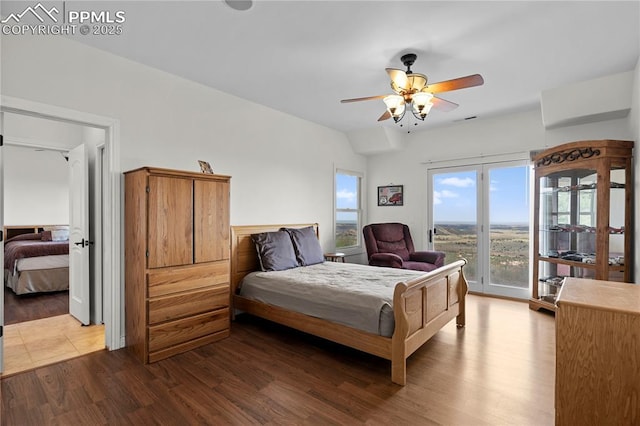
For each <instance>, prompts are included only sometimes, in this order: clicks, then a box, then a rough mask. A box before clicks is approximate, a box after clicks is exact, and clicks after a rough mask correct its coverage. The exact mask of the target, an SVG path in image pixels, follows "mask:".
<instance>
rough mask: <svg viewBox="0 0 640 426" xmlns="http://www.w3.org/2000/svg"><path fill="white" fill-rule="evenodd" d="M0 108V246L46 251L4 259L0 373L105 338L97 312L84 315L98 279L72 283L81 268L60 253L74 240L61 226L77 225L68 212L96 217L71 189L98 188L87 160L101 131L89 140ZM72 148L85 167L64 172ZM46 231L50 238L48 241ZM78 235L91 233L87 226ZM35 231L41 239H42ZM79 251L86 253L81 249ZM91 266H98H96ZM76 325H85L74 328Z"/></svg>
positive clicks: (61, 356) (63, 126) (84, 133)
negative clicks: (1, 238)
mask: <svg viewBox="0 0 640 426" xmlns="http://www.w3.org/2000/svg"><path fill="white" fill-rule="evenodd" d="M3 114H4V138H3V140H4V148H3V149H4V151H5V152H4V154H5V155H4V160H5V161H6V163H5V165H4V173H3V185H4V211H3V213H4V225H5V230H6V232H5V239H6V243H7V250H9V253H21V252H17V251H16V250H25V249H26V250H28V249H29V248H30V247H34V248H35V247H36V246H37V247H39V249H40V250H47V251H46V252H44V251H42V252H40V253H37V254H39V255H40V254H41V255H42V256H36V257H28V258H22V255H20V256H19V257H20V258H19V259H17V260H14V261H12V263H14V264H15V268H10V269H11V270H10V271H8V273H9V276H8V277H7V276H6V275H5V280H7V278H8V280H7V281H6V282H5V288H4V296H5V300H4V320H5V328H4V338H5V342H4V343H5V346H4V349H5V354H4V369H3V370H4V371H3V377H4V376H6V375H11V374H14V373H18V372H21V371H25V370H30V369H32V368H35V367H39V366H42V365H47V364H50V363H53V362H58V361H61V360H65V359H69V358H73V357H76V356H78V355H82V354H85V353H89V352H92V351H95V350H100V349H104V347H105V344H104V342H105V338H104V326H103V325H102V318H101V317H99V318H92V321H90V319H89V310H90V306H89V303H90V301H89V300H88V299H89V298H88V294H89V293H90V292H93V291H97V292H101V289H102V282H101V281H102V277H101V276H99V275H96V276H91V278H89V274H88V273H87V274H86V275H87V276H86V278H85V277H83V278H84V279H82V280H77V279H76V280H75V281H74V280H73V278H75V277H77V276H78V270H81V271H82V270H83V269H85V267H83V265H82V264H79V263H78V262H74V261H71V257H72V256H71V255H70V254H65V253H63V252H62V251H61V250H62V249H63V248H66V249H69V248H72V249H73V248H75V246H74V245H73V244H71V245H70V244H69V242H70V241H71V242H73V241H76V239H75V238H74V237H73V233H71V232H70V231H69V230H70V225H73V224H76V225H77V224H78V220H77V219H72V218H71V214H72V212H82V211H86V212H87V213H88V212H89V211H91V212H92V214H91V217H92V218H93V217H96V218H99V217H100V214H97V213H99V210H97V209H96V208H95V206H93V205H92V203H89V202H88V201H87V200H86V198H87V197H86V196H82V195H80V196H79V195H78V191H77V188H78V187H80V188H82V189H84V191H86V192H88V187H89V183H90V181H91V182H92V183H93V182H95V186H96V187H97V188H98V189H99V188H100V187H101V179H100V177H101V175H100V173H99V171H98V170H96V172H95V173H93V172H94V169H95V167H94V164H95V163H98V161H93V160H94V157H95V156H94V155H93V153H94V152H96V151H97V150H96V149H95V144H96V143H103V140H104V130H101V135H102V137H101V138H95V137H94V138H92V136H95V134H94V133H93V132H89V131H88V128H86V127H84V126H79V125H73V124H70V123H63V122H59V121H53V120H49V119H44V118H39V117H30V116H24V115H17V114H12V113H3ZM79 148H81V149H82V151H81V152H83V153H84V152H87V153H89V154H87V158H91V161H90V162H89V161H85V162H84V164H85V168H86V170H87V172H89V173H85V174H80V173H70V172H72V171H73V170H74V167H72V164H75V163H77V161H76V162H72V161H71V160H72V157H73V155H74V154H75V153H76V152H78V149H79ZM75 155H76V156H77V154H75ZM77 168H78V167H77V166H75V169H77ZM90 177H91V179H90ZM73 189H75V191H74V190H73ZM81 192H82V191H81ZM98 193H99V191H98ZM74 200H75V201H74ZM83 204H84V205H85V206H86V207H82V205H83ZM76 215H77V213H76ZM89 217H90V216H89V215H88V214H87V217H86V219H85V220H84V221H83V222H82V223H86V222H88V218H89ZM92 222H93V220H92ZM52 235H53V241H49V240H50V239H51V238H50V237H51V236H52ZM83 235H84V236H86V237H87V239H89V238H90V239H91V240H94V239H95V236H94V234H93V233H89V232H88V230H87V231H85V233H84V234H83ZM23 237H24V239H23ZM36 237H42V240H43V241H41V240H40V239H36ZM45 237H46V238H45ZM67 238H68V239H67ZM16 239H18V240H17V241H16ZM77 240H78V241H79V240H80V238H77ZM34 244H35V245H34ZM21 245H24V246H21ZM101 250H102V247H101V246H100V245H92V247H91V252H92V254H93V253H96V252H100V251H101ZM83 251H84V253H85V254H86V255H88V254H89V253H88V251H89V250H88V248H84V249H83ZM67 253H70V252H67ZM96 257H97V258H98V259H101V256H96ZM86 265H89V259H88V258H87V259H86ZM92 266H94V265H92ZM95 266H97V267H98V268H96V269H100V268H99V266H100V265H95ZM5 269H6V268H5ZM86 269H88V268H86ZM85 294H86V295H87V296H84V295H85ZM78 295H81V296H83V297H80V298H79V297H78ZM96 308H98V309H93V311H95V312H102V309H101V306H98V307H96ZM90 322H91V323H92V325H89V324H90ZM82 324H85V325H89V326H88V327H81V325H82Z"/></svg>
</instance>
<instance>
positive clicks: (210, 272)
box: [147, 260, 229, 298]
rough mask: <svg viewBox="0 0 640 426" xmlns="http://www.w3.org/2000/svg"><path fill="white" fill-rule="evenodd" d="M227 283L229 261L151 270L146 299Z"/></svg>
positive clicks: (148, 277)
mask: <svg viewBox="0 0 640 426" xmlns="http://www.w3.org/2000/svg"><path fill="white" fill-rule="evenodd" d="M228 282H229V261H227V260H221V261H218V262H209V263H200V264H195V265H189V266H182V267H175V268H162V269H151V270H149V272H148V273H147V285H148V294H147V297H149V298H152V297H158V296H165V295H167V294H171V293H177V292H181V291H188V290H195V289H198V288H202V287H208V286H210V285H219V284H225V283H228Z"/></svg>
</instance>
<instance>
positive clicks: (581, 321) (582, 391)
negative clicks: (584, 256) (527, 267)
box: [555, 278, 640, 425]
mask: <svg viewBox="0 0 640 426" xmlns="http://www.w3.org/2000/svg"><path fill="white" fill-rule="evenodd" d="M556 305H557V307H556V394H555V399H556V425H638V424H640V285H634V284H625V283H618V282H611V281H596V280H590V279H580V278H566V279H565V281H564V284H563V285H562V289H561V290H560V294H559V296H558V299H557V301H556Z"/></svg>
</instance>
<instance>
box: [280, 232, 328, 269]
mask: <svg viewBox="0 0 640 426" xmlns="http://www.w3.org/2000/svg"><path fill="white" fill-rule="evenodd" d="M284 230H285V231H287V232H288V233H289V235H291V240H292V241H293V248H294V249H295V252H296V258H297V259H298V263H299V264H300V266H308V265H315V264H316V263H322V262H324V253H323V252H322V247H320V241H318V237H317V236H316V231H315V230H314V229H313V226H308V227H306V228H284Z"/></svg>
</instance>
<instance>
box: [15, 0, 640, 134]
mask: <svg viewBox="0 0 640 426" xmlns="http://www.w3.org/2000/svg"><path fill="white" fill-rule="evenodd" d="M66 3H67V5H66V7H67V9H70V8H73V7H76V8H79V6H78V5H79V4H82V5H83V7H84V8H85V9H89V10H112V11H113V10H118V9H120V10H123V11H125V13H126V21H125V23H124V24H123V34H122V35H119V36H82V35H77V36H76V37H75V38H76V39H78V40H80V41H81V42H83V43H87V44H90V45H93V46H95V47H97V48H100V49H103V50H106V51H109V52H112V53H115V54H117V55H120V56H123V57H126V58H129V59H132V60H135V61H138V62H141V63H144V64H147V65H150V66H153V67H155V68H159V69H161V70H165V71H168V72H170V73H173V74H176V75H180V76H183V77H185V78H188V79H190V80H194V81H197V82H200V83H202V84H205V85H208V86H211V87H214V88H216V89H219V90H221V91H224V92H227V93H230V94H233V95H236V96H239V97H241V98H244V99H248V100H251V101H254V102H257V103H260V104H263V105H267V106H269V107H271V108H274V109H277V110H280V111H284V112H286V113H289V114H292V115H295V116H298V117H301V118H303V119H306V120H310V121H313V122H316V123H319V124H322V125H325V126H328V127H331V128H334V129H337V130H341V131H350V130H355V129H362V128H368V127H373V126H377V125H379V124H378V123H377V121H376V120H377V119H378V117H379V116H380V115H381V114H382V113H383V112H384V104H383V103H382V101H381V100H375V101H368V102H360V103H352V104H341V103H340V102H339V101H340V99H344V98H353V97H363V96H371V95H380V94H387V93H391V90H390V87H389V79H388V76H387V74H386V73H385V70H384V69H385V68H386V67H394V68H403V66H402V64H401V62H400V56H401V55H402V54H403V53H407V52H414V53H417V54H418V60H417V61H416V63H415V65H414V66H413V68H412V69H413V70H414V71H415V72H420V73H423V74H426V75H427V76H428V77H429V81H430V82H437V81H442V80H448V79H451V78H456V77H461V76H466V75H469V74H475V73H480V74H482V76H483V77H484V80H485V84H484V85H483V86H480V87H474V88H468V89H463V90H459V91H455V92H448V93H444V94H442V95H440V96H441V97H443V98H445V99H447V100H450V101H453V102H456V103H459V104H460V107H459V108H458V109H456V110H454V111H452V112H446V113H445V112H440V111H434V112H432V114H430V116H429V117H428V118H427V120H426V121H425V123H423V124H421V126H420V127H421V128H429V127H434V126H441V125H446V124H449V123H451V122H454V121H457V120H462V119H464V118H465V117H469V116H478V117H479V118H482V117H487V116H491V115H496V114H501V113H504V112H508V111H517V110H524V109H529V108H534V107H536V106H538V105H539V99H540V92H541V91H542V90H545V89H550V88H554V87H559V86H563V85H566V84H572V83H576V82H579V81H584V80H589V79H592V78H597V77H601V76H605V75H609V74H614V73H617V72H622V71H629V70H632V69H634V67H635V65H636V63H637V61H638V57H639V56H640V2H638V1H626V2H612V1H602V2H597V1H587V2H578V1H567V2H560V1H553V2H540V1H532V2H526V1H513V2H507V1H493V2H485V1H470V2H457V1H446V2H445V1H409V2H403V1H267V0H256V1H255V4H254V5H253V7H252V8H251V9H250V10H248V11H244V12H239V11H236V10H233V9H231V8H230V7H229V6H227V5H226V4H224V3H223V2H221V1H218V0H210V1H178V2H169V1H143V2H95V1H94V2H85V3H80V2H69V1H68V2H66ZM22 5H24V3H22ZM3 8H5V7H4V6H3ZM3 15H5V13H4V10H3ZM159 89H161V88H159ZM250 120H251V117H247V121H250ZM385 125H393V123H392V122H390V120H389V121H387V122H386V123H385Z"/></svg>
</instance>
